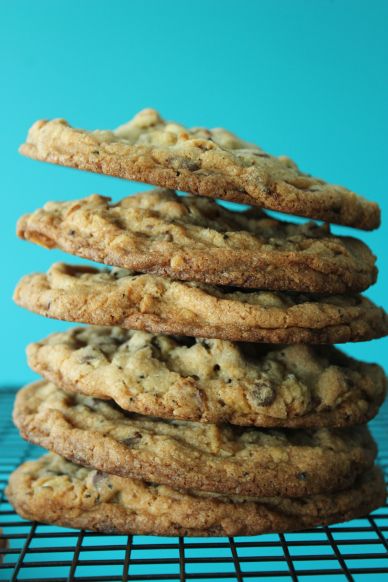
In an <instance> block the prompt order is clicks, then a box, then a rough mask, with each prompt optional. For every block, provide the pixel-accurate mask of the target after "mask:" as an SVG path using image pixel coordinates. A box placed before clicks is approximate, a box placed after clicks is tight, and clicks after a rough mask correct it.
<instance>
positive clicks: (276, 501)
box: [6, 455, 386, 536]
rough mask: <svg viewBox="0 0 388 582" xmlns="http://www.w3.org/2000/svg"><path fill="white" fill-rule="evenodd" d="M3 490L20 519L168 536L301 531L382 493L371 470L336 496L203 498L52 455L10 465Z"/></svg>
mask: <svg viewBox="0 0 388 582" xmlns="http://www.w3.org/2000/svg"><path fill="white" fill-rule="evenodd" d="M6 494H7V496H8V499H9V501H10V502H11V504H12V505H13V506H14V508H15V509H16V511H17V512H18V513H19V514H20V515H21V516H22V517H24V518H25V519H28V520H37V521H42V522H44V523H51V524H55V525H62V526H65V527H73V528H82V529H87V530H93V531H99V532H105V533H122V534H156V535H172V536H176V535H179V536H237V535H255V534H259V533H266V532H282V531H292V530H303V529H306V528H310V527H313V526H319V525H326V524H330V523H336V522H342V521H345V520H349V519H353V518H356V517H363V516H365V515H367V514H368V513H369V512H370V511H372V510H373V509H376V508H377V507H379V506H381V505H382V504H383V503H384V501H385V497H386V492H385V485H384V481H383V477H382V474H381V472H380V471H379V469H377V468H374V469H372V470H371V471H370V472H368V473H366V474H364V475H363V476H361V477H360V479H359V480H358V481H357V482H356V483H355V484H354V485H353V486H352V487H351V488H349V489H348V490H345V491H341V492H339V493H334V494H329V495H327V494H321V495H314V496H310V497H302V498H287V497H274V496H271V497H267V498H246V497H237V496H232V497H225V496H220V495H214V494H213V495H211V494H209V495H205V494H201V493H199V492H197V491H181V490H176V489H172V488H170V487H167V486H163V485H155V484H151V483H146V482H143V481H136V480H134V479H128V478H123V477H117V476H112V475H108V474H106V473H101V472H98V471H95V470H90V469H86V468H83V467H79V466H77V465H74V464H72V463H69V462H67V461H65V460H64V459H62V458H60V457H57V456H54V455H48V456H45V457H42V458H41V459H38V460H36V461H30V462H28V463H24V464H23V465H22V466H21V467H19V468H18V469H16V471H15V472H14V473H13V474H12V475H11V478H10V482H9V485H8V487H7V490H6Z"/></svg>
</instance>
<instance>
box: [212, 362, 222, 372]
mask: <svg viewBox="0 0 388 582" xmlns="http://www.w3.org/2000/svg"><path fill="white" fill-rule="evenodd" d="M213 370H214V371H215V372H218V371H219V370H221V367H220V366H219V364H214V366H213Z"/></svg>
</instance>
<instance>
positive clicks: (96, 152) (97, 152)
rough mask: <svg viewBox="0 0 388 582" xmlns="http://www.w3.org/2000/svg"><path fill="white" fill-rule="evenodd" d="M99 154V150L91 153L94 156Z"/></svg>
mask: <svg viewBox="0 0 388 582" xmlns="http://www.w3.org/2000/svg"><path fill="white" fill-rule="evenodd" d="M99 153H100V152H99V150H93V151H92V154H96V155H97V154H99Z"/></svg>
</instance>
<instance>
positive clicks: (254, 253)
mask: <svg viewBox="0 0 388 582" xmlns="http://www.w3.org/2000/svg"><path fill="white" fill-rule="evenodd" d="M17 232H18V235H19V236H20V237H21V238H24V239H26V240H30V241H32V242H35V243H38V244H41V245H43V246H44V247H47V248H54V247H58V248H60V249H62V250H64V251H67V252H70V253H73V254H74V255H78V256H81V257H85V258H87V259H91V260H94V261H98V262H102V263H106V264H108V265H113V266H116V267H123V268H126V269H133V270H136V271H141V272H144V271H146V272H151V273H156V274H158V275H167V276H170V277H172V278H173V279H181V280H187V281H198V282H202V283H210V284H215V285H234V286H239V287H251V288H258V289H259V288H260V289H276V290H286V291H287V290H290V291H301V292H309V293H347V292H349V291H350V292H354V291H363V290H364V289H366V288H367V287H368V286H369V285H371V284H372V283H374V281H375V279H376V268H375V266H374V261H375V257H374V256H373V255H372V253H371V252H370V251H369V249H368V247H366V246H365V245H364V244H363V243H362V242H361V241H359V240H356V239H354V238H350V237H334V236H332V235H331V234H330V233H329V231H328V228H327V226H326V227H325V226H323V227H320V226H318V225H316V224H313V223H308V224H292V223H287V222H281V221H279V220H275V219H273V218H270V217H268V216H267V215H266V214H264V213H263V212H262V211H260V210H258V209H251V210H248V211H246V212H243V213H240V212H231V211H230V210H227V209H225V208H223V207H222V206H220V205H219V204H217V203H216V202H215V201H213V200H206V199H203V198H202V199H200V198H195V197H192V196H188V197H182V196H177V195H176V194H175V193H174V192H173V191H171V190H153V191H150V192H143V193H141V194H138V195H137V196H128V197H127V198H124V199H123V200H121V202H119V203H118V204H110V198H106V197H103V196H98V195H96V194H95V195H93V196H89V197H88V198H83V199H81V200H75V201H71V202H49V203H48V204H46V205H45V206H44V208H41V209H38V210H36V211H35V212H33V213H32V214H26V215H25V216H23V217H22V218H21V219H20V220H19V222H18V228H17Z"/></svg>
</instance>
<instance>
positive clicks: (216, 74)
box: [0, 0, 388, 384]
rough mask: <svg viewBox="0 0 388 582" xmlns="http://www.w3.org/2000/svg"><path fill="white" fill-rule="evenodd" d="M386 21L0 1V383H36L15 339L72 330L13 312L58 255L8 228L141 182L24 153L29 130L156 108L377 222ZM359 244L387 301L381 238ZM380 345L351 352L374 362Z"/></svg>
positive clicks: (375, 6) (344, 0)
mask: <svg viewBox="0 0 388 582" xmlns="http://www.w3.org/2000/svg"><path fill="white" fill-rule="evenodd" d="M387 17H388V2H386V1H383V0H381V1H378V0H369V1H368V2H367V1H356V0H336V1H334V0H292V1H291V0H289V1H288V0H272V1H270V0H261V1H253V0H251V1H250V0H240V1H239V2H235V1H230V0H218V1H216V0H213V1H211V0H196V1H195V2H189V1H186V2H182V1H172V0H163V1H162V0H160V1H156V0H148V1H147V2H139V1H128V2H124V1H117V0H110V1H109V2H106V1H105V0H104V1H98V0H83V1H81V2H80V1H75V0H72V1H70V0H67V2H66V3H64V2H63V3H60V2H52V1H48V0H47V1H43V0H35V2H29V1H28V0H18V1H17V2H11V1H9V2H5V1H4V2H2V3H1V6H0V55H1V56H0V58H1V80H2V83H1V84H2V91H1V96H0V99H1V116H2V122H1V130H2V135H1V139H0V150H1V152H0V160H1V164H2V171H1V184H2V210H1V237H2V240H1V250H2V254H3V271H2V272H3V276H2V284H1V313H0V321H1V323H2V327H3V332H2V336H1V343H2V346H1V347H2V349H1V356H2V358H3V361H2V364H1V367H0V374H1V378H0V384H6V383H12V384H16V383H20V382H23V381H26V380H29V379H31V378H32V377H33V374H32V373H31V372H30V371H29V370H28V368H27V366H26V363H25V356H24V349H25V345H26V344H27V343H28V342H29V341H32V340H37V339H39V338H41V337H43V336H45V335H46V334H48V333H50V332H54V331H56V330H58V329H63V328H64V327H66V325H64V324H60V323H59V322H55V321H50V320H45V319H43V318H41V317H38V316H36V315H33V314H30V313H28V312H26V311H23V310H21V309H20V308H18V307H16V306H14V305H13V304H12V302H11V294H12V290H13V287H14V285H15V283H16V281H17V280H18V279H19V278H20V277H21V276H22V275H23V274H25V273H27V272H31V271H37V270H45V269H46V268H47V267H48V266H49V265H50V264H51V263H52V262H54V261H56V260H60V259H63V258H64V255H62V254H61V253H59V252H57V251H51V252H48V251H45V250H43V249H40V248H38V247H36V246H34V245H31V244H27V243H25V242H21V241H18V240H17V239H16V237H15V235H14V228H15V222H16V220H17V218H18V217H19V216H20V215H21V214H22V213H24V212H26V211H29V210H33V209H35V208H36V207H38V206H41V205H42V204H43V203H44V202H46V201H47V200H50V199H51V200H61V199H68V198H77V197H81V196H85V195H88V194H90V193H92V192H99V193H102V194H108V195H111V196H113V197H114V198H117V197H120V196H123V195H127V194H128V193H132V192H135V191H139V190H142V189H144V188H145V186H144V185H138V184H133V183H130V182H125V181H121V180H117V179H113V178H106V177H102V176H98V175H92V174H87V173H82V172H77V171H76V170H69V169H65V168H60V167H53V166H49V165H46V164H42V163H38V162H34V161H31V160H27V159H25V158H22V157H21V156H19V155H18V153H17V147H18V145H19V144H20V143H21V142H22V141H23V140H24V137H25V135H26V131H27V129H28V127H29V126H30V125H31V124H32V122H33V121H35V120H36V119H39V118H41V117H47V118H52V117H65V118H67V119H68V120H69V121H70V122H71V123H72V124H74V125H76V126H79V127H87V128H96V127H101V128H108V127H115V126H116V125H118V124H120V123H122V122H124V121H125V120H126V119H128V118H129V117H131V116H132V115H133V114H134V113H135V112H136V111H137V110H139V109H141V108H143V107H146V106H148V107H149V106H152V107H156V108H158V109H160V110H161V112H162V114H163V115H164V116H166V117H167V118H170V119H175V120H178V121H182V122H184V123H186V124H188V125H210V126H226V127H228V128H230V129H232V130H233V131H235V132H237V133H239V134H241V136H243V137H244V138H246V139H247V140H250V141H255V142H257V143H258V144H260V145H261V146H263V147H264V148H266V149H268V150H269V151H270V152H272V153H274V154H283V153H285V154H288V155H290V156H292V157H293V158H294V159H295V160H296V161H297V162H298V163H299V165H300V166H301V168H302V169H304V170H306V171H308V172H310V173H313V174H315V175H318V176H321V177H323V178H325V179H327V180H330V181H333V182H335V183H339V184H343V185H346V186H348V187H349V188H351V189H354V190H355V191H356V192H359V193H361V194H363V195H365V196H367V197H369V198H370V199H371V200H376V201H378V202H379V203H380V204H381V206H382V208H383V217H384V218H387V210H388V202H387V200H386V197H385V195H384V194H385V190H386V188H387V177H388V176H387V163H386V162H387V147H386V136H387V130H388V127H387V125H388V124H387V120H388V119H387V118H388V115H387V108H386V104H387V97H388V95H387V93H388V90H387V63H388V44H387V42H386V38H385V25H386V22H387ZM333 230H334V231H335V232H338V233H340V232H345V231H346V232H350V229H341V228H335V227H334V228H333ZM385 232H386V230H385ZM356 235H357V236H360V237H361V238H362V239H363V240H365V241H366V242H367V243H368V244H369V245H370V246H371V247H372V249H374V251H375V253H376V254H377V255H378V256H379V268H380V279H379V282H378V285H377V286H375V287H374V288H373V289H371V290H370V291H369V292H368V295H369V296H370V297H371V298H373V299H374V300H375V301H377V302H379V303H383V302H384V300H385V297H386V295H387V291H388V280H387V276H386V275H387V261H386V260H385V256H384V255H385V250H386V245H387V238H386V235H384V229H380V230H379V231H377V232H373V233H356ZM71 260H73V259H72V258H71ZM4 263H5V264H4ZM387 345H388V344H387V343H386V342H384V341H375V342H370V343H365V344H358V345H348V346H346V349H347V351H348V352H350V353H352V354H354V355H357V356H360V357H363V358H365V359H366V360H369V361H374V360H376V361H380V362H382V363H384V362H385V358H384V355H385V354H384V348H385V349H386V347H387Z"/></svg>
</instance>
